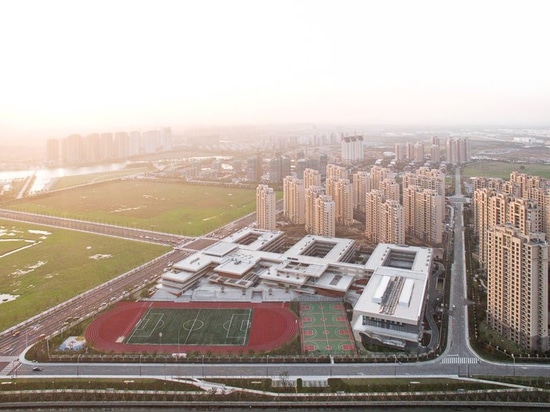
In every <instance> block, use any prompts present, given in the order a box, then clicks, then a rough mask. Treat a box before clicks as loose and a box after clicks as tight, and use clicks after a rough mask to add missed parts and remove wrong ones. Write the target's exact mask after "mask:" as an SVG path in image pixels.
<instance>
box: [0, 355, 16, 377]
mask: <svg viewBox="0 0 550 412" xmlns="http://www.w3.org/2000/svg"><path fill="white" fill-rule="evenodd" d="M17 359H19V358H18V357H17V356H0V376H9V375H12V374H13V369H14V366H15V364H14V361H16V360H17Z"/></svg>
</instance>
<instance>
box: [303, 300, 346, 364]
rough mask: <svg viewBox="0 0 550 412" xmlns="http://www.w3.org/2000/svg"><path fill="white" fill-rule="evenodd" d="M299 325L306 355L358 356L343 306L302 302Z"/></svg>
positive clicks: (332, 303)
mask: <svg viewBox="0 0 550 412" xmlns="http://www.w3.org/2000/svg"><path fill="white" fill-rule="evenodd" d="M300 321H301V324H302V352H303V353H304V354H316V355H356V354H357V350H356V348H355V342H354V340H353V334H352V333H351V329H350V325H349V322H348V320H347V316H346V311H345V309H344V305H343V303H341V302H302V303H301V304H300Z"/></svg>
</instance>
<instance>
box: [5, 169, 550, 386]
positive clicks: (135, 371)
mask: <svg viewBox="0 0 550 412" xmlns="http://www.w3.org/2000/svg"><path fill="white" fill-rule="evenodd" d="M456 182H457V183H456V184H457V187H456V191H455V193H456V194H455V196H453V197H451V199H450V200H451V201H452V203H453V205H454V207H455V211H456V212H455V213H454V224H453V225H454V229H453V230H454V259H455V260H454V263H453V265H452V269H451V276H450V277H448V279H450V281H451V286H450V296H449V304H448V307H449V333H448V336H447V345H446V348H445V351H444V352H443V354H442V355H441V356H439V357H438V358H437V359H435V360H430V361H425V362H412V363H405V362H403V363H401V362H399V361H398V359H397V358H395V361H394V362H391V361H390V362H388V363H350V364H343V363H331V362H327V363H321V364H316V363H275V360H274V359H273V358H271V359H270V358H269V357H266V358H264V359H259V360H258V363H256V364H239V363H236V364H212V365H210V364H205V363H203V362H198V363H194V364H190V363H189V364H188V363H156V364H151V363H142V362H138V363H116V364H103V363H101V364H93V363H83V362H77V363H47V364H42V365H41V367H43V371H41V372H33V371H32V367H33V366H34V364H32V363H28V362H26V361H25V362H23V363H22V362H20V361H19V360H15V359H14V360H12V368H11V372H10V373H11V374H12V375H17V376H37V374H40V376H48V377H66V376H78V377H92V376H111V377H112V376H120V377H142V376H155V377H177V376H181V377H255V376H257V377H260V376H268V377H278V376H280V375H281V374H288V375H289V376H291V377H318V378H319V379H324V378H326V377H330V376H335V377H336V376H340V377H354V376H355V377H360V376H363V377H367V376H380V377H392V376H401V377H409V376H410V377H434V376H455V377H456V376H462V377H467V376H471V375H486V376H491V375H492V376H532V377H535V376H550V365H549V366H546V365H542V364H521V363H519V362H518V363H516V362H515V359H514V362H513V363H497V362H489V361H486V360H483V359H481V358H480V357H479V356H478V355H477V354H476V353H475V352H474V351H473V350H472V348H471V346H470V341H469V333H468V324H467V319H468V318H467V311H468V305H467V303H468V302H467V300H466V296H467V295H466V267H465V255H464V227H463V216H462V207H463V203H464V198H463V196H462V194H461V187H460V170H459V169H457V171H456ZM248 219H249V217H248ZM37 223H38V222H37ZM239 226H240V225H239ZM189 253H191V251H189V250H185V248H184V247H183V248H182V247H181V246H180V247H178V248H177V249H175V250H174V251H173V252H171V253H169V254H167V255H164V256H162V257H161V258H158V259H157V260H155V261H154V262H151V263H149V264H147V265H144V266H143V267H141V268H136V269H134V270H133V271H131V272H129V273H128V274H125V275H122V276H120V277H119V278H117V279H115V280H117V282H118V279H121V278H122V279H124V278H127V283H126V284H124V286H123V285H122V284H120V285H119V284H116V285H115V286H114V288H113V284H111V285H110V284H109V283H107V284H105V285H101V286H100V287H99V288H96V289H94V290H93V291H89V292H86V293H84V294H82V295H80V296H78V297H76V298H74V299H71V301H69V302H67V303H65V304H64V305H74V306H70V309H69V308H68V307H61V305H60V307H59V308H58V309H56V314H55V316H52V318H50V316H49V315H48V314H46V313H44V314H41V315H39V316H38V318H39V319H40V320H39V321H38V322H39V323H40V324H41V325H43V329H41V330H38V331H36V332H33V334H32V335H31V334H29V333H28V332H29V331H30V329H31V328H30V326H31V324H34V323H35V322H34V321H32V320H29V321H27V322H28V325H24V326H23V325H18V328H19V329H18V330H21V331H22V332H23V333H21V334H20V335H19V336H18V337H17V339H16V340H10V339H9V336H5V335H6V333H3V334H2V336H0V354H1V355H8V354H11V355H14V354H18V353H20V352H21V350H22V349H23V348H24V347H25V346H26V344H27V343H28V344H30V343H32V342H33V341H34V340H35V339H36V335H37V334H39V333H53V332H55V330H57V328H59V322H61V321H65V318H66V316H61V314H66V313H79V312H78V311H79V310H80V311H82V313H81V316H86V315H88V316H89V315H90V314H93V313H94V312H93V308H95V307H97V305H98V304H101V303H102V302H105V301H106V299H108V298H110V297H112V296H118V297H119V298H122V295H123V293H122V294H121V291H123V290H128V288H131V287H132V286H134V287H135V286H139V284H141V283H143V282H147V281H149V280H152V279H153V278H154V277H155V276H158V275H159V274H160V273H161V272H162V270H163V268H164V267H165V266H166V265H167V264H168V262H169V261H175V260H178V259H181V258H183V257H185V256H186V255H187V254H189ZM122 279H121V281H122ZM112 282H113V281H112ZM98 290H99V291H101V292H100V293H99V292H98ZM112 290H116V293H113V291H112ZM96 294H98V295H99V296H101V297H99V296H98V297H97V298H96V297H95V296H96ZM92 299H93V300H92ZM92 302H93V303H92ZM84 308H90V310H88V309H86V310H85V309H84ZM44 331H47V332H44ZM10 336H11V334H10ZM7 345H11V347H10V348H8V347H7ZM7 349H9V351H8V350H7Z"/></svg>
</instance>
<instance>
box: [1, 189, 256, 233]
mask: <svg viewBox="0 0 550 412" xmlns="http://www.w3.org/2000/svg"><path fill="white" fill-rule="evenodd" d="M4 207H6V208H11V209H16V210H21V211H26V212H33V213H42V214H49V215H55V216H62V217H68V218H75V219H82V220H91V221H96V222H102V223H107V224H116V225H122V226H128V227H135V228H141V229H150V230H156V231H160V232H167V233H174V234H181V235H188V236H199V235H202V234H205V233H208V232H210V231H212V230H215V229H217V228H218V227H220V226H223V225H225V224H227V223H229V222H231V221H233V220H236V219H238V218H240V217H242V216H244V215H246V214H248V213H250V212H253V211H254V210H255V208H256V192H255V190H253V189H236V188H224V187H217V186H198V185H189V184H183V183H167V182H159V181H149V180H148V181H145V180H126V181H113V182H104V183H100V184H97V185H92V186H86V187H80V188H75V189H72V190H67V191H62V192H57V193H50V194H45V195H41V196H39V197H35V198H27V199H22V200H21V201H13V202H11V203H9V204H7V205H5V206H4Z"/></svg>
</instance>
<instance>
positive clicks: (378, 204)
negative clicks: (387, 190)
mask: <svg viewBox="0 0 550 412" xmlns="http://www.w3.org/2000/svg"><path fill="white" fill-rule="evenodd" d="M385 200H386V199H385V198H384V192H383V191H382V190H380V189H375V190H371V191H370V192H368V193H367V194H366V195H365V238H366V240H367V241H368V242H371V243H378V242H380V241H381V240H380V232H381V231H382V228H381V226H382V219H381V213H382V205H383V204H384V202H385Z"/></svg>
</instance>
